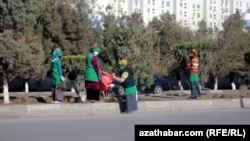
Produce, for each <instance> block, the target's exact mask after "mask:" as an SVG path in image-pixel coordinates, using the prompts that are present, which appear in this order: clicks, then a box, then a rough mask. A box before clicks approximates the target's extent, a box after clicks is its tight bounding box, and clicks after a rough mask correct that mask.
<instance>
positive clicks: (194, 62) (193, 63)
mask: <svg viewBox="0 0 250 141" xmlns="http://www.w3.org/2000/svg"><path fill="white" fill-rule="evenodd" d="M198 67H199V59H198V57H197V56H193V58H192V59H190V60H189V62H188V65H187V68H186V69H187V72H189V73H198V71H199V69H198Z"/></svg>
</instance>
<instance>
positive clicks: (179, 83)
mask: <svg viewBox="0 0 250 141" xmlns="http://www.w3.org/2000/svg"><path fill="white" fill-rule="evenodd" d="M178 85H179V88H180V90H181V91H183V90H184V89H183V86H182V84H181V80H178Z"/></svg>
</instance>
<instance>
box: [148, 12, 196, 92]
mask: <svg viewBox="0 0 250 141" xmlns="http://www.w3.org/2000/svg"><path fill="white" fill-rule="evenodd" d="M149 27H151V28H152V29H154V32H155V34H154V35H155V38H154V39H155V44H154V51H155V52H154V53H153V54H152V56H151V57H152V58H153V59H152V63H153V64H154V66H155V67H156V68H158V71H156V72H155V73H157V74H158V75H174V76H176V77H177V81H178V84H179V87H180V89H182V86H181V80H180V79H181V75H182V71H181V70H180V69H179V62H178V60H176V58H175V52H174V48H173V47H174V45H176V44H179V43H182V42H186V41H192V40H194V38H193V33H192V32H191V31H190V30H189V29H185V28H182V27H181V26H180V25H179V24H178V23H177V22H176V20H175V16H174V15H170V14H169V13H165V14H162V15H161V16H160V18H159V19H157V18H154V19H153V20H152V22H150V23H149ZM154 54H156V55H157V57H154Z"/></svg>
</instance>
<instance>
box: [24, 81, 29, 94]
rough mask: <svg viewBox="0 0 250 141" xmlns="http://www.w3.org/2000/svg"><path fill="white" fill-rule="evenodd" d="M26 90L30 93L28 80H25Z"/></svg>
mask: <svg viewBox="0 0 250 141" xmlns="http://www.w3.org/2000/svg"><path fill="white" fill-rule="evenodd" d="M24 83H25V92H26V93H28V92H29V83H28V81H25V82H24Z"/></svg>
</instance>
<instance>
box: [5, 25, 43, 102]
mask: <svg viewBox="0 0 250 141" xmlns="http://www.w3.org/2000/svg"><path fill="white" fill-rule="evenodd" d="M0 50H1V54H0V60H1V62H0V66H1V72H2V73H3V88H4V89H3V90H4V103H9V91H8V83H9V81H11V80H13V79H14V78H16V77H21V78H41V77H42V75H43V74H44V66H43V62H44V60H43V59H44V53H43V50H42V46H41V44H39V40H38V39H37V37H36V36H33V35H32V34H31V33H24V34H22V33H16V32H13V31H11V30H5V32H4V33H2V34H0Z"/></svg>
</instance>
